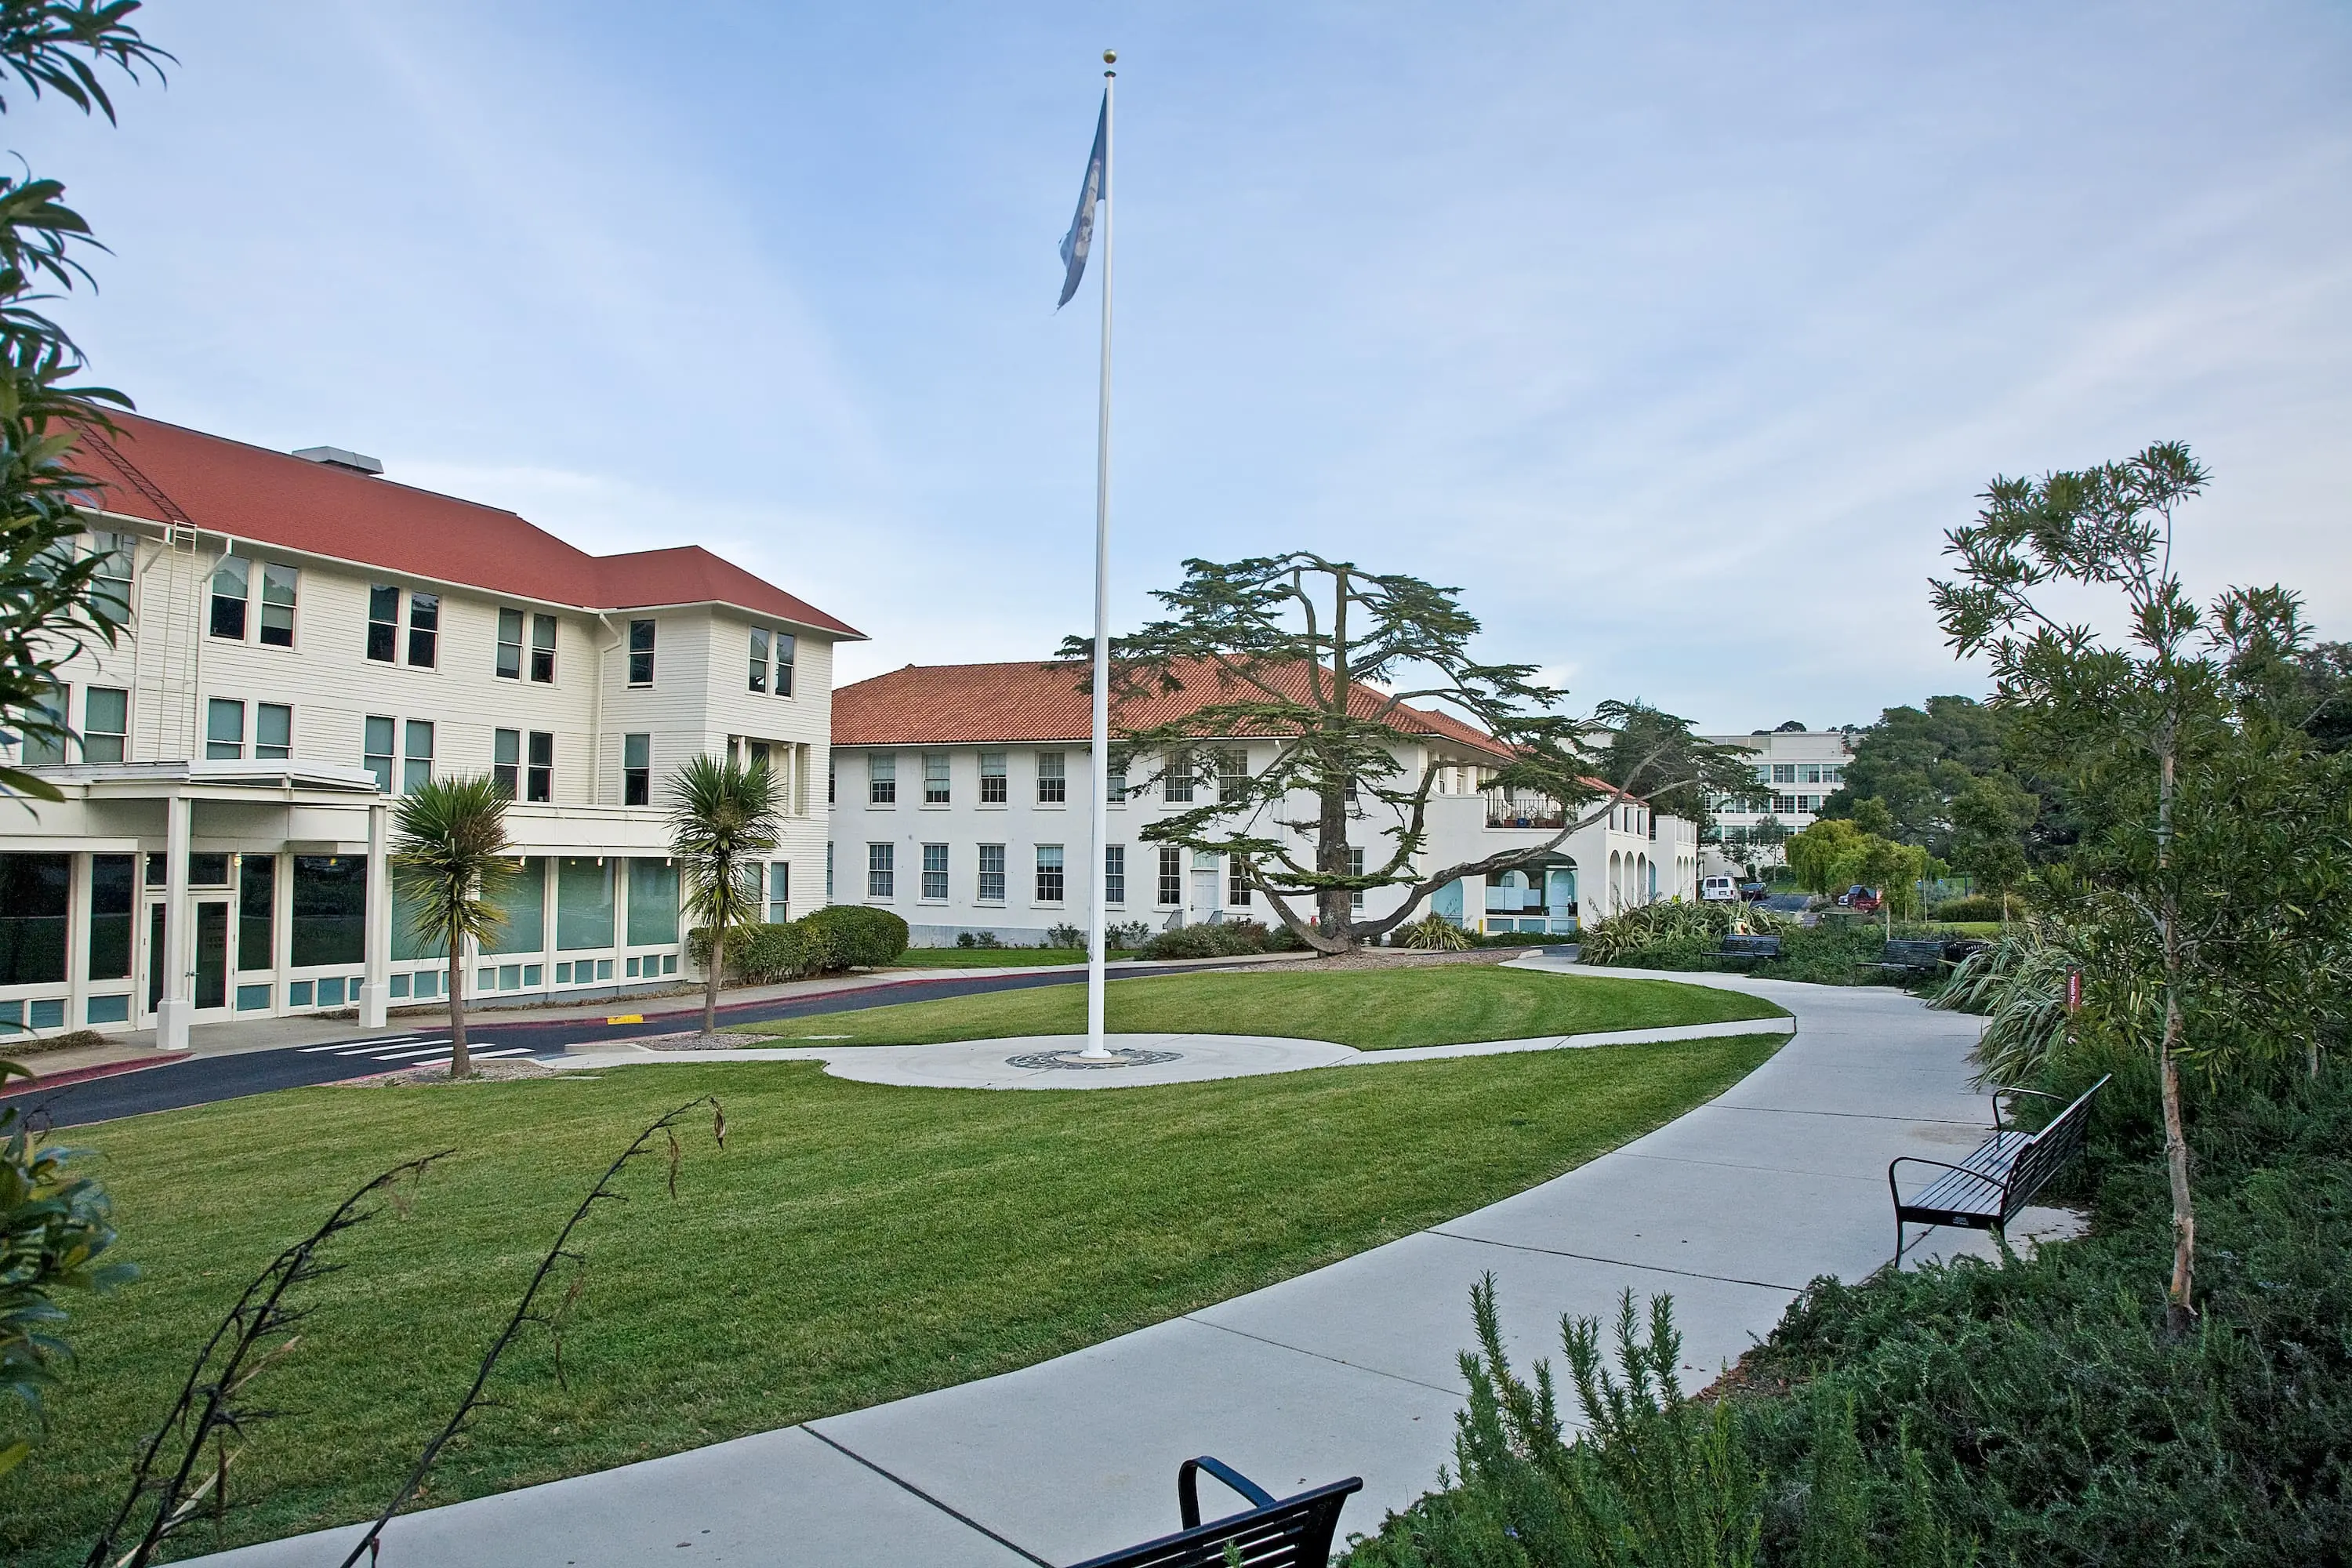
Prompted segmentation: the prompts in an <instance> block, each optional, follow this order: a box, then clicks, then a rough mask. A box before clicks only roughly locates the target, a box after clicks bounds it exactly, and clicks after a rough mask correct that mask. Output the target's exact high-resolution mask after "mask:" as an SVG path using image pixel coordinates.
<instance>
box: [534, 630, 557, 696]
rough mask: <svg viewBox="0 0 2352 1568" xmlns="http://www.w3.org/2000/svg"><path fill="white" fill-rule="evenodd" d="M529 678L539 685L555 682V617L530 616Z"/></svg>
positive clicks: (550, 684) (549, 684)
mask: <svg viewBox="0 0 2352 1568" xmlns="http://www.w3.org/2000/svg"><path fill="white" fill-rule="evenodd" d="M530 678H531V679H533V680H536V681H538V682H539V683H540V684H541V686H552V685H553V684H555V617H554V616H531V618H530Z"/></svg>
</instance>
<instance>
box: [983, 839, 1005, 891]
mask: <svg viewBox="0 0 2352 1568" xmlns="http://www.w3.org/2000/svg"><path fill="white" fill-rule="evenodd" d="M980 901H981V902H982V903H983V904H1001V903H1003V901H1004V846H1003V845H1002V844H983V845H982V846H981V847H980Z"/></svg>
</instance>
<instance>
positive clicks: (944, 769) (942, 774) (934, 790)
mask: <svg viewBox="0 0 2352 1568" xmlns="http://www.w3.org/2000/svg"><path fill="white" fill-rule="evenodd" d="M949 793H950V792H949V787H948V754H947V753H946V752H924V753H923V804H924V805H947V804H948V797H949Z"/></svg>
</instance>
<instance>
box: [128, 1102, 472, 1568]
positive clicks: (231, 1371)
mask: <svg viewBox="0 0 2352 1568" xmlns="http://www.w3.org/2000/svg"><path fill="white" fill-rule="evenodd" d="M454 1152H456V1151H455V1150H449V1149H445V1150H443V1151H442V1152H440V1153H438V1154H428V1155H426V1156H425V1157H424V1158H423V1159H421V1160H410V1161H407V1162H404V1163H401V1164H398V1165H394V1167H393V1168H392V1169H390V1170H388V1171H386V1172H384V1173H383V1174H382V1175H380V1176H378V1177H376V1178H375V1179H374V1180H373V1181H372V1182H370V1183H368V1184H366V1185H365V1186H363V1187H362V1188H360V1189H359V1191H357V1192H355V1193H353V1194H352V1195H351V1196H350V1197H348V1198H345V1199H344V1200H343V1201H342V1203H341V1205H340V1206H338V1207H337V1208H336V1210H335V1212H334V1213H332V1214H331V1215H328V1216H327V1219H326V1223H325V1224H323V1225H321V1226H319V1228H318V1229H316V1230H314V1231H312V1232H311V1233H310V1235H309V1236H307V1237H303V1238H302V1239H301V1240H300V1241H299V1242H296V1243H295V1244H294V1245H293V1246H292V1247H288V1248H287V1249H286V1250H285V1251H283V1252H281V1253H279V1254H278V1257H277V1258H276V1259H275V1260H274V1261H272V1262H271V1264H270V1265H269V1267H268V1268H265V1269H263V1270H262V1271H261V1273H260V1274H259V1275H258V1276H257V1277H256V1278H255V1279H254V1281H253V1283H252V1284H250V1285H248V1286H247V1287H246V1288H245V1293H244V1294H243V1295H241V1296H239V1297H238V1298H237V1299H236V1305H235V1306H234V1307H231V1308H230V1309H229V1310H228V1315H227V1316H226V1317H225V1318H223V1319H222V1320H221V1323H220V1327H218V1328H217V1329H215V1330H214V1331H213V1336H212V1338H211V1339H209V1340H206V1341H205V1348H204V1349H203V1350H202V1351H201V1352H197V1355H196V1360H195V1364H194V1366H192V1367H191V1368H189V1370H188V1377H187V1381H186V1382H185V1383H184V1384H182V1385H181V1387H180V1396H179V1398H178V1399H176V1400H174V1401H173V1405H172V1409H171V1412H170V1413H169V1414H168V1415H165V1416H164V1417H163V1425H162V1426H158V1427H156V1428H155V1435H154V1436H153V1437H152V1438H150V1439H149V1440H148V1443H147V1447H145V1448H144V1449H143V1450H142V1452H141V1453H140V1456H139V1460H138V1462H137V1463H136V1464H135V1465H133V1466H132V1467H131V1489H130V1490H129V1491H127V1492H125V1493H124V1494H123V1498H122V1505H121V1507H120V1508H118V1509H116V1510H114V1518H113V1519H112V1520H111V1521H109V1522H108V1524H107V1527H106V1529H105V1531H104V1532H103V1533H101V1534H100V1536H99V1538H98V1540H97V1541H96V1542H92V1543H91V1546H90V1549H89V1555H88V1556H87V1557H85V1558H84V1559H83V1560H82V1561H83V1565H84V1568H142V1565H143V1564H144V1563H148V1562H150V1561H152V1559H153V1557H154V1554H155V1552H156V1549H157V1548H158V1547H160V1546H162V1545H163V1542H164V1541H165V1540H166V1539H167V1538H168V1537H170V1536H171V1535H173V1533H174V1532H176V1531H179V1530H180V1529H182V1528H183V1527H184V1526H185V1525H186V1524H187V1523H188V1522H189V1521H192V1520H194V1518H195V1517H196V1516H197V1514H198V1513H199V1511H204V1510H205V1500H206V1499H207V1498H209V1499H210V1500H211V1504H212V1506H211V1508H210V1510H209V1511H210V1512H211V1514H212V1516H213V1519H214V1521H215V1524H216V1525H217V1523H218V1521H220V1520H221V1519H222V1518H223V1517H224V1516H225V1515H226V1512H227V1509H228V1468H229V1466H230V1465H231V1464H232V1463H233V1462H235V1460H236V1457H237V1455H238V1454H240V1453H241V1452H243V1447H242V1444H241V1443H240V1445H239V1447H235V1448H232V1447H229V1439H230V1438H231V1437H232V1436H235V1437H237V1438H242V1437H243V1436H245V1434H246V1431H247V1427H248V1426H252V1425H253V1424H254V1423H257V1422H260V1421H266V1420H268V1419H269V1418H270V1417H271V1416H273V1415H277V1414H278V1412H276V1411H274V1410H268V1409H263V1408H260V1407H257V1406H253V1405H246V1404H244V1403H243V1401H242V1396H243V1394H244V1393H245V1390H246V1387H247V1384H251V1383H252V1381H253V1380H254V1379H255V1378H256V1377H258V1376H259V1375H260V1374H261V1373H263V1372H265V1371H267V1370H268V1368H269V1367H270V1366H271V1365H272V1364H273V1363H276V1362H277V1361H278V1358H279V1357H281V1356H283V1355H285V1354H286V1353H287V1352H289V1351H291V1350H292V1349H293V1348H294V1346H295V1345H296V1344H298V1343H299V1342H300V1339H301V1336H300V1335H299V1334H297V1333H295V1332H294V1329H295V1326H296V1325H297V1324H299V1322H300V1321H302V1320H303V1319H304V1318H305V1317H307V1316H309V1309H307V1308H299V1307H291V1306H289V1305H287V1301H286V1298H287V1294H288V1292H289V1291H291V1290H292V1289H294V1288H295V1287H297V1286H299V1285H306V1284H308V1283H310V1281H311V1280H313V1279H319V1278H320V1277H321V1276H322V1275H327V1274H331V1273H334V1272H335V1271H337V1270H338V1269H340V1268H341V1267H342V1265H341V1264H338V1263H322V1262H320V1261H319V1257H318V1254H319V1249H320V1247H324V1246H325V1245H326V1244H327V1243H328V1242H330V1241H331V1240H333V1239H334V1238H335V1237H338V1236H341V1234H342V1233H343V1232H345V1231H347V1230H349V1229H351V1228H352V1226H357V1225H363V1224H365V1223H366V1222H367V1221H369V1220H371V1219H373V1218H374V1217H375V1216H376V1215H378V1214H380V1213H381V1212H383V1211H382V1208H381V1206H380V1205H377V1204H375V1203H374V1202H373V1201H372V1200H374V1199H376V1198H379V1197H387V1196H388V1197H390V1198H391V1199H392V1201H393V1202H394V1203H395V1204H398V1203H400V1202H401V1198H400V1195H399V1193H398V1190H397V1189H398V1188H399V1186H400V1184H402V1183H403V1182H407V1183H410V1184H414V1183H415V1181H417V1180H419V1179H421V1178H422V1177H423V1176H424V1174H425V1170H426V1169H427V1168H428V1167H429V1166H431V1165H432V1164H433V1163H435V1162H436V1161H438V1160H443V1159H446V1158H447V1157H448V1156H449V1155H450V1154H452V1153H454ZM175 1438H176V1441H177V1445H178V1455H177V1458H174V1459H173V1460H171V1461H170V1462H169V1464H168V1466H167V1465H166V1464H165V1463H164V1461H163V1456H164V1453H165V1450H166V1449H168V1448H171V1447H173V1442H174V1440H175ZM207 1446H209V1447H211V1449H212V1458H211V1462H210V1464H209V1465H206V1464H205V1448H206V1447H207ZM200 1467H201V1474H200ZM166 1468H168V1470H169V1474H168V1475H166V1476H163V1479H157V1478H158V1475H159V1472H161V1471H163V1470H164V1469H166ZM142 1509H146V1510H150V1511H149V1513H148V1519H147V1523H146V1525H145V1526H144V1527H143V1528H141V1529H139V1531H138V1537H139V1539H138V1540H137V1541H136V1542H133V1543H132V1544H131V1548H130V1549H129V1550H128V1551H126V1552H123V1553H122V1555H121V1556H120V1557H117V1556H115V1555H114V1552H115V1549H116V1547H117V1546H118V1545H119V1544H120V1543H121V1541H122V1540H123V1538H124V1536H125V1534H126V1533H127V1532H128V1531H131V1528H132V1526H131V1520H132V1518H133V1516H134V1515H136V1514H138V1513H139V1512H140V1511H141V1510H142Z"/></svg>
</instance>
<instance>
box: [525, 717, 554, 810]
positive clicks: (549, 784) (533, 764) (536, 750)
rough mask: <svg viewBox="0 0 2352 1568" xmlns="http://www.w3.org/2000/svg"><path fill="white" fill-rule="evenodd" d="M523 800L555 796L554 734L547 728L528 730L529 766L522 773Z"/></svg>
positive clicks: (537, 799)
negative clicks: (527, 769)
mask: <svg viewBox="0 0 2352 1568" xmlns="http://www.w3.org/2000/svg"><path fill="white" fill-rule="evenodd" d="M522 783H523V798H524V799H525V800H536V801H552V800H553V799H554V798H555V735H554V733H553V731H548V730H533V731H531V732H530V770H529V771H528V772H527V773H524V775H523V781H522Z"/></svg>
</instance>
